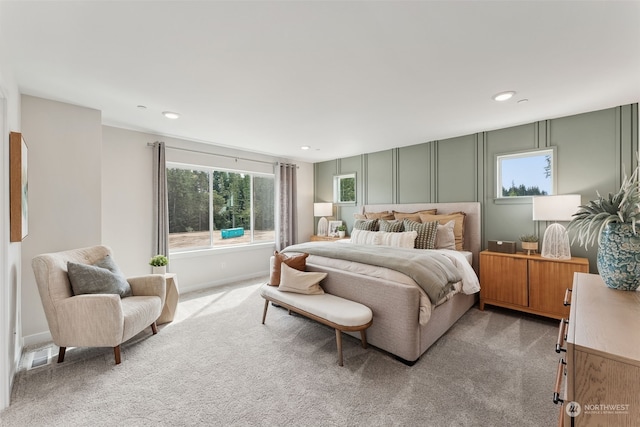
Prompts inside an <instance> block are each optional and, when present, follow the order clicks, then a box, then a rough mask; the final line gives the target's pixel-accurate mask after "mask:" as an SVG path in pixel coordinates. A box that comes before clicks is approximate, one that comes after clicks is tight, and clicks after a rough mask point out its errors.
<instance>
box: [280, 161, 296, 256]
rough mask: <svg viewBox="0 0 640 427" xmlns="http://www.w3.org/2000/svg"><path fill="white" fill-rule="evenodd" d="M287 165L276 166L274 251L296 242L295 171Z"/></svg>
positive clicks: (294, 167) (292, 166) (291, 166)
mask: <svg viewBox="0 0 640 427" xmlns="http://www.w3.org/2000/svg"><path fill="white" fill-rule="evenodd" d="M297 168H298V167H297V166H296V165H294V164H289V163H278V165H277V166H276V188H277V192H278V194H277V199H276V200H277V202H276V208H277V212H276V249H277V250H278V251H280V250H282V249H284V248H286V247H287V246H289V245H292V244H294V243H296V242H297V240H298V231H297V230H298V219H297V218H298V215H297V210H296V192H297V189H296V169H297Z"/></svg>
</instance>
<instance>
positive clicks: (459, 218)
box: [420, 212, 466, 251]
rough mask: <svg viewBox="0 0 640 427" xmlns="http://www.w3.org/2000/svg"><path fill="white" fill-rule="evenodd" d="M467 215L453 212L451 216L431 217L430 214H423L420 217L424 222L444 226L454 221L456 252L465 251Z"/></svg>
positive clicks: (439, 215)
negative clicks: (437, 223) (435, 222)
mask: <svg viewBox="0 0 640 427" xmlns="http://www.w3.org/2000/svg"><path fill="white" fill-rule="evenodd" d="M465 216H466V214H465V213H464V212H453V213H450V214H438V215H430V214H422V215H420V219H422V222H428V221H438V222H439V223H440V224H442V225H444V224H446V223H447V222H449V221H451V220H454V221H455V225H454V227H453V234H454V236H455V238H456V250H457V251H461V250H463V245H464V218H465Z"/></svg>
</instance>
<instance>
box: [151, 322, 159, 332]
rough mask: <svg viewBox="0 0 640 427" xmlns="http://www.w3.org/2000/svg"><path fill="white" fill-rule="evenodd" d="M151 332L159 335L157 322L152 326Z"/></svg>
mask: <svg viewBox="0 0 640 427" xmlns="http://www.w3.org/2000/svg"><path fill="white" fill-rule="evenodd" d="M151 331H153V335H155V334H157V333H158V325H156V322H153V323H152V324H151Z"/></svg>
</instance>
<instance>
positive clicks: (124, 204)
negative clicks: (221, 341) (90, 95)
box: [22, 96, 313, 345]
mask: <svg viewBox="0 0 640 427" xmlns="http://www.w3.org/2000/svg"><path fill="white" fill-rule="evenodd" d="M22 122H23V134H24V137H25V140H26V142H27V144H28V146H29V235H28V236H27V238H26V239H25V240H24V242H23V244H22V260H23V261H22V319H23V325H22V332H23V336H24V343H25V344H26V345H30V344H37V343H41V342H45V341H48V340H50V335H49V332H48V326H47V322H46V318H45V316H44V311H43V309H42V304H41V302H40V296H39V294H38V290H37V287H36V284H35V278H34V275H33V271H32V269H31V259H32V258H33V257H34V256H36V255H38V254H40V253H45V252H54V251H59V250H66V249H72V248H77V247H83V246H90V245H95V244H106V245H108V246H110V247H111V249H112V250H113V252H114V258H115V259H116V261H117V262H118V264H119V266H120V268H121V269H122V270H123V272H124V273H125V274H126V275H128V276H133V275H139V274H147V273H150V270H151V267H150V266H149V264H148V262H149V259H150V257H151V256H152V255H153V254H152V241H151V239H152V228H151V223H152V222H151V217H152V206H151V203H152V195H151V192H152V163H151V161H152V150H151V148H149V147H148V146H147V143H150V142H154V141H157V140H163V141H165V142H166V143H167V145H169V146H174V147H183V148H189V149H194V150H200V151H209V152H210V153H217V154H225V155H232V156H238V157H243V158H252V159H257V160H263V161H266V162H275V161H277V160H281V161H286V159H276V158H272V157H269V156H263V155H257V154H253V153H247V152H241V151H238V150H232V149H229V148H224V147H217V146H212V145H210V144H202V143H196V142H192V141H185V140H181V139H176V138H168V137H160V136H158V135H151V134H147V133H142V132H135V131H130V130H125V129H119V128H114V127H109V126H102V125H101V114H100V111H97V110H93V109H90V108H84V107H79V106H75V105H69V104H64V103H61V102H56V101H50V100H45V99H41V98H36V97H31V96H23V97H22ZM171 153H173V154H171ZM185 153H186V152H184V151H176V150H174V151H173V152H172V151H171V150H167V157H168V159H169V160H176V159H177V158H181V159H182V160H183V161H184V160H188V159H185V158H184V156H185ZM172 156H173V157H174V158H173V159H172ZM191 156H195V158H191V159H190V160H193V161H194V162H195V163H201V162H202V161H203V159H208V160H207V161H212V162H214V164H215V163H216V162H224V161H229V160H228V159H226V160H224V158H221V157H215V156H208V155H203V154H194V153H191ZM214 157H215V158H217V159H218V160H211V159H212V158H214ZM198 159H199V160H200V162H197V161H196V160H198ZM296 163H298V165H299V169H298V189H299V199H298V205H299V217H300V220H299V227H298V233H299V236H300V240H301V241H306V240H308V236H309V235H311V234H312V233H313V214H312V207H313V165H312V164H310V163H300V162H296ZM233 164H234V165H237V167H238V168H244V167H248V166H247V165H243V164H242V162H240V163H238V162H235V161H233ZM268 168H269V170H270V171H271V170H272V169H271V166H269V167H268ZM273 250H274V247H273V245H261V246H256V247H252V248H243V250H239V249H238V248H235V249H223V250H210V251H203V252H200V253H198V254H194V255H192V256H186V255H182V256H175V257H171V259H170V265H169V270H170V271H172V272H174V273H177V274H178V283H179V287H180V290H181V292H183V293H184V292H188V291H190V290H196V289H200V288H204V287H210V286H216V285H222V284H229V283H233V282H236V281H238V280H242V279H245V278H250V277H257V276H260V275H263V274H267V273H268V266H269V264H268V260H269V256H270V255H271V254H272V253H273Z"/></svg>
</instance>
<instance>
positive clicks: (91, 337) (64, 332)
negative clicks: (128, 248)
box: [32, 246, 166, 365]
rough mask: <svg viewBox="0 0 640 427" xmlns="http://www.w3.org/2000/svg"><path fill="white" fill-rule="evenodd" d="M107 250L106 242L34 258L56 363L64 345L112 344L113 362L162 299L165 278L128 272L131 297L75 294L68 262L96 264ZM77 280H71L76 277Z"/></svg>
mask: <svg viewBox="0 0 640 427" xmlns="http://www.w3.org/2000/svg"><path fill="white" fill-rule="evenodd" d="M107 255H111V250H110V249H109V248H108V247H106V246H92V247H88V248H82V249H74V250H70V251H65V252H57V253H50V254H43V255H38V256H37V257H35V258H34V259H33V261H32V267H33V271H34V273H35V276H36V282H37V284H38V291H39V292H40V298H41V300H42V305H43V307H44V312H45V315H46V317H47V323H48V324H49V330H50V331H51V336H52V337H53V342H54V343H55V344H56V345H58V346H59V347H60V352H59V353H58V363H61V362H62V361H64V355H65V351H66V348H67V347H113V350H114V355H115V361H116V365H117V364H119V363H120V344H122V343H123V342H125V341H127V340H128V339H130V338H132V337H133V336H135V335H137V334H138V333H139V332H140V331H142V330H143V329H145V328H146V327H148V326H151V329H152V331H153V334H156V333H157V327H156V319H157V318H158V317H159V316H160V313H161V312H162V307H163V306H164V300H165V286H166V284H165V279H164V277H163V276H161V275H157V274H150V275H146V276H139V277H130V278H127V282H128V283H129V284H130V286H131V293H132V296H129V297H125V298H121V297H120V295H115V294H84V295H74V294H73V290H72V287H71V282H70V281H69V276H68V274H67V262H68V261H70V262H75V263H79V264H94V263H95V262H97V261H98V260H101V259H103V258H104V257H105V256H107ZM74 284H75V282H74Z"/></svg>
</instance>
